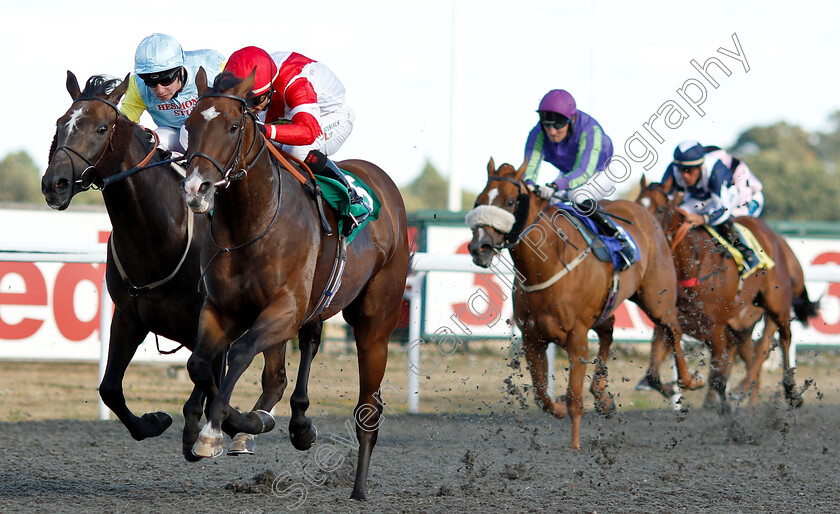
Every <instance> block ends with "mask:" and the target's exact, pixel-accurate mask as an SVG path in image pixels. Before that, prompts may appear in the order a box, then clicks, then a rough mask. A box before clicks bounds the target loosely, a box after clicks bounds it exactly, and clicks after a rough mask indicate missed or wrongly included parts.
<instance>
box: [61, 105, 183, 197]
mask: <svg viewBox="0 0 840 514" xmlns="http://www.w3.org/2000/svg"><path fill="white" fill-rule="evenodd" d="M91 100H96V101H97V102H102V103H104V104H107V105H109V106H110V107H111V108H112V109H114V112H115V113H116V117H115V118H114V123H112V124H111V128H110V133H109V134H108V142H107V143H106V144H105V148H103V149H102V154H101V155H100V156H99V158H98V159H96V162H95V163H94V162H91V161H90V160H89V159H88V158H87V157H85V156H84V155H82V154H81V153H80V152H79V151H78V150H76V149H75V148H73V147H71V146H68V145H61V146H58V147H56V148H55V150H53V153H52V155H50V161H52V159H53V157H54V156H55V154H56V153H58V152H60V151H61V152H64V153H66V154H67V156H68V157H69V158H70V164H71V166H72V167H73V177H75V176H76V164H75V163H74V162H73V157H72V156H71V155H70V154H73V155H76V156H77V157H79V158H80V159H82V160H83V161H85V162H86V163H87V165H88V166H87V168H85V169H84V170H83V171H82V173H81V174H80V175H79V178H78V179H76V180H74V181H73V185H74V189H75V186H76V185H78V186H79V190H80V191H87V190H88V189H99V190H101V189H105V186H107V185H108V184H110V183H112V182H116V181H117V180H121V179H122V178H125V177H127V176H129V175H132V174H134V173H136V172H137V171H142V170H144V169H146V168H151V167H154V166H158V165H160V164H164V163H163V162H158V163H154V164H151V165H149V166H146V164H148V162H149V161H150V160H151V159H152V155H154V153H155V150H157V147H158V144H159V141H158V135H157V133H156V132H155V131H154V130H149V129H147V128H145V127H141V128H143V130H145V131H146V132H149V133H150V134H151V135H152V138H153V139H154V145H152V149H151V150H150V151H149V152H148V153H147V154H146V157H144V158H143V160H142V161H140V163H139V164H138V165H137V166H135V167H133V168H131V169H130V170H127V171H124V172H121V173H118V174H117V175H115V176H109V177H105V178H102V177H100V176H99V175H98V174H97V173H96V165H97V164H99V162H100V161H101V160H102V159H103V158H104V157H105V154H106V153H108V149H109V148H111V149H113V147H112V146H111V145H112V142H113V139H114V133H115V132H116V127H117V122H118V121H119V119H120V110H119V108H118V107H117V106H116V105H114V104H113V103H111V102H109V101H108V100H105V99H104V98H99V97H98V96H83V97H79V98H77V99H75V100H73V103H74V104H75V103H76V102H82V101H91ZM175 160H177V159H170V160H169V161H166V163H169V162H172V161H175ZM72 193H73V195H75V194H76V192H75V190H74V191H73V192H72ZM73 195H71V196H73Z"/></svg>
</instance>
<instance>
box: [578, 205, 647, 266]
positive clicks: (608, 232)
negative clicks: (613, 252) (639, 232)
mask: <svg viewBox="0 0 840 514" xmlns="http://www.w3.org/2000/svg"><path fill="white" fill-rule="evenodd" d="M592 204H593V202H592V201H591V200H584V201H583V202H581V203H579V204H578V205H580V211H581V212H591V214H590V215H589V217H590V218H591V219H592V221H594V222H595V225H596V226H597V227H598V229H599V230H600V231H601V233H602V234H604V235H605V236H607V237H614V238H616V239H617V240H618V242H619V243H621V251H620V252H619V253H618V254H619V255H620V256H621V260H622V264H621V267H620V269H619V271H624V270H626V269H627V268H629V267H630V266H631V265H632V264H633V257H634V256H635V253H636V250H635V248H633V245H632V244H631V243H630V241H629V240H628V239H627V237H625V235H624V233H623V232H621V231H620V230H618V227H617V226H616V224H615V222H614V221H613V219H612V217H611V216H610V215H609V214H607V213H606V212H605V211H604V209H603V207H601V206H600V205H598V204H595V209H594V210H593V209H592Z"/></svg>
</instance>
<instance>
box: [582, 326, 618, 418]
mask: <svg viewBox="0 0 840 514" xmlns="http://www.w3.org/2000/svg"><path fill="white" fill-rule="evenodd" d="M614 327H615V316H610V317H609V318H608V319H606V320H604V321H603V322H601V323H600V324H598V325H597V326H595V327H593V329H594V330H595V333H596V334H598V343H599V344H598V358H597V359H596V361H595V374H594V375H593V376H592V384H591V386H590V387H589V391H590V392H591V393H592V396H594V397H595V411H596V412H597V413H598V414H601V415H602V416H606V417H610V416H612V415H613V414H614V413H615V410H616V406H615V398H613V395H612V394H611V393H609V392H608V391H607V390H606V388H607V360H608V359H609V356H610V348H611V347H612V342H613V328H614Z"/></svg>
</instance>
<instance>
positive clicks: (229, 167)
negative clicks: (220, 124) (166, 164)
mask: <svg viewBox="0 0 840 514" xmlns="http://www.w3.org/2000/svg"><path fill="white" fill-rule="evenodd" d="M214 97H215V98H228V99H231V100H235V101H236V102H238V103H239V104H240V105H241V107H242V123H240V125H239V138H238V141H237V143H236V148H235V149H234V151H233V154H231V156H230V157H229V158H228V160H227V163H226V164H225V166H222V165H220V164H219V162H218V161H217V160H216V159H214V158H213V157H212V156H210V155H208V154H206V153H204V152H194V153H191V154H190V156H189V157H188V158H187V167H189V165H190V162H192V160H193V159H194V158H196V157H202V158H204V159H206V160H208V161H210V163H211V164H212V165H213V166H214V167H215V168H216V169H217V170H218V171H219V173H221V175H222V179H221V180H218V181H216V182H215V183H214V184H213V185H214V186H215V187H217V188H218V187H224V188H228V187H230V184H231V182H233V181H234V180H240V179H244V178H246V177H247V176H248V170H249V169H250V168H251V166H253V164H254V163H256V162H257V161H258V160H259V159H260V157H261V156H262V154H263V152H265V150H266V148H267V149H268V151H269V153H271V154H272V155H273V156H274V157H275V158H276V159H277V160H278V161H279V162H280V163H281V164H282V165H283V167H284V168H286V170H287V171H289V173H291V174H292V176H293V177H295V179H297V180H298V181H299V182H300V183H301V184H304V185H306V184H307V180H306V178H305V177H304V176H303V175H301V173H300V172H298V171H297V170H296V169H295V168H294V166H292V165H291V164H290V163H289V161H288V160H287V159H286V158H285V157H284V156H283V155H282V153H281V152H280V151H279V150H277V149H276V148H274V145H273V144H271V142H269V141H268V140H267V139H266V138H265V136H262V143H263V144H262V148H260V150H259V152H258V153H257V156H256V157H254V159H252V160H251V162H250V163H244V162H243V166H242V168H241V169H240V170H239V171H238V172H236V173H232V172H233V169H234V168H236V167H237V165H238V164H239V162H240V160H242V161H244V159H245V158H246V157H247V155H248V154H250V153H251V152H252V151H253V149H254V147H255V146H256V145H257V144H258V142H259V141H260V139H258V138H256V137H255V138H254V140H253V142H252V143H251V146H250V148H248V151H247V152H245V153H244V154H243V153H242V148H243V146H244V142H245V129H246V125H247V123H248V120H249V119H250V120H251V121H252V122H253V124H254V131H255V132H257V133H259V131H258V130H257V129H256V124H257V119H256V116H255V115H254V114H253V113H252V112H251V111H250V110H249V109H248V108H247V102H246V101H245V99H244V98H242V97H239V96H235V95H228V94H225V93H207V94H204V95H202V96H201V97H199V99H198V100H199V101H201V100H202V99H204V98H214ZM289 157H291V156H289ZM293 159H294V158H293ZM297 162H298V164H300V165H301V166H302V167H304V169H306V170H307V171H308V172H309V174H310V175H311V176H312V177H313V181H314V175H313V174H312V171H311V170H309V167H308V166H306V165H305V164H303V162H301V161H299V160H298V161H297ZM272 168H274V166H272ZM274 169H276V168H274ZM277 175H278V176H277V178H278V181H277V187H278V192H277V208H276V209H275V211H274V217H273V218H272V219H271V222H270V223H269V224H268V226H267V227H265V229H264V230H263V231H262V233H260V234H259V235H258V236H256V237H254V238H252V239H250V240H248V241H246V242H244V243H241V244H238V245H235V246H232V247H226V246H222V245H220V244H219V243H217V242H216V236H215V234H214V233H213V224H212V217H211V223H210V240H211V241H212V242H213V245H214V246H215V247H216V248H218V250H219V251H218V252H216V253H215V254H214V255H213V257H211V258H210V260H209V261H208V262H207V265H206V266H205V268H204V272H203V273H202V274H201V278H200V279H199V284H200V283H201V279H203V278H204V274H205V273H207V270H209V269H210V265H211V264H212V263H213V261H214V260H215V259H216V257H218V256H219V255H221V254H223V253H229V252H232V251H234V250H239V249H242V248H245V247H246V246H249V245H251V244H253V243H255V242H256V241H259V240H260V239H262V238H263V237H264V236H265V235H266V234H268V232H269V231H270V230H271V228H272V227H273V226H274V224H275V223H276V222H277V219H278V218H279V217H280V206H281V201H280V198H281V197H282V194H283V180H282V179H281V177H280V174H279V171H278V174H277Z"/></svg>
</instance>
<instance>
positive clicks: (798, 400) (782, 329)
mask: <svg viewBox="0 0 840 514" xmlns="http://www.w3.org/2000/svg"><path fill="white" fill-rule="evenodd" d="M774 321H775V322H776V323H777V324H778V325H779V341H780V343H781V345H782V361H783V363H784V376H783V377H782V386H783V387H784V390H785V398H786V399H787V401H788V405H790V406H791V407H801V406H802V403H803V402H804V400H803V398H802V394H801V393H800V392H799V391H797V390H796V366H792V365H791V362H790V361H791V358H790V343H791V333H790V320H789V319H787V318H785V317H782V316H779V317H777V318H776V319H775V320H774Z"/></svg>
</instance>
